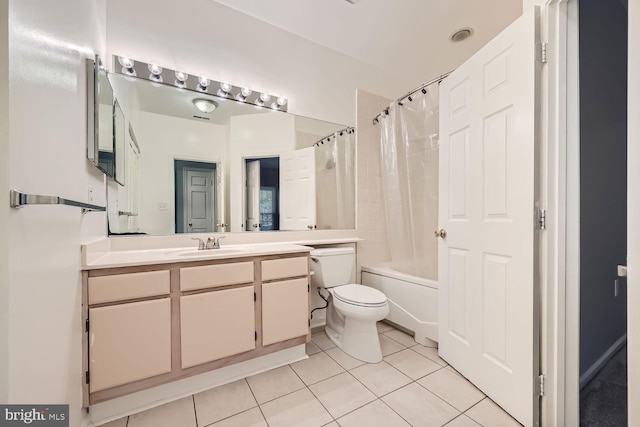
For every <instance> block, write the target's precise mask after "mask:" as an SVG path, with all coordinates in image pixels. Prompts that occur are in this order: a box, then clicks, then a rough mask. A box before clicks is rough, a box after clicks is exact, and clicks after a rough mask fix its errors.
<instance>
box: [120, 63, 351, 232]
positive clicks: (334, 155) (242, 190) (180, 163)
mask: <svg viewBox="0 0 640 427" xmlns="http://www.w3.org/2000/svg"><path fill="white" fill-rule="evenodd" d="M108 78H109V81H110V83H111V85H112V87H113V93H114V97H115V99H116V100H117V101H116V102H117V105H118V108H119V109H121V111H122V118H117V119H116V121H115V127H114V133H115V135H117V137H116V138H115V139H116V141H121V142H118V146H117V147H116V150H115V153H116V156H115V157H116V174H117V172H118V170H121V171H122V173H123V174H124V175H123V178H122V181H123V182H124V185H115V184H112V185H109V188H108V191H109V193H110V194H109V204H110V207H109V229H110V233H111V234H139V233H143V234H151V235H167V234H173V233H206V232H225V231H234V232H237V231H250V232H257V231H267V230H313V229H353V228H355V134H354V132H352V131H351V130H348V131H346V130H344V129H345V126H344V125H341V124H336V123H329V122H324V121H321V120H316V119H311V118H307V117H301V116H296V115H293V114H289V113H285V112H281V111H275V110H272V109H270V108H261V107H257V106H254V105H249V104H244V103H241V102H237V101H233V100H230V99H225V98H224V97H218V96H212V95H208V94H205V93H200V92H196V91H192V90H188V89H179V88H176V87H174V86H171V85H165V84H160V83H155V82H151V81H148V80H145V79H140V78H135V77H131V76H124V75H121V74H109V75H108ZM118 154H120V155H118Z"/></svg>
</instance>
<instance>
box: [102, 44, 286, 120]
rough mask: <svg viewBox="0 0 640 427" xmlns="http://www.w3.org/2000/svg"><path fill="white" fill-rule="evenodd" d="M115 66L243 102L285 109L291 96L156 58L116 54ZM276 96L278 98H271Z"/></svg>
mask: <svg viewBox="0 0 640 427" xmlns="http://www.w3.org/2000/svg"><path fill="white" fill-rule="evenodd" d="M113 70H115V72H116V73H118V74H123V75H125V76H137V78H139V79H143V80H148V81H150V82H153V83H156V84H162V85H166V86H173V87H175V88H178V89H188V90H193V91H196V92H200V93H206V94H209V95H211V96H217V97H219V98H226V99H229V100H233V101H235V102H240V103H243V104H250V105H255V106H258V107H263V108H268V109H270V110H276V111H284V112H286V111H287V109H288V106H289V100H288V99H286V98H284V97H281V96H277V95H274V94H271V93H267V92H260V91H257V90H251V89H249V88H248V87H241V86H234V85H232V84H230V83H227V82H219V81H216V80H210V79H209V78H208V77H207V76H204V75H202V76H198V75H193V74H187V73H186V72H184V71H181V70H172V69H170V68H164V67H162V66H160V65H159V64H157V63H155V62H149V63H147V62H142V61H138V60H134V59H131V58H129V57H125V56H118V55H113ZM270 99H275V100H276V101H275V102H268V101H269V100H270Z"/></svg>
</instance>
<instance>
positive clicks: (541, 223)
mask: <svg viewBox="0 0 640 427" xmlns="http://www.w3.org/2000/svg"><path fill="white" fill-rule="evenodd" d="M538 228H539V229H540V230H546V229H547V210H546V209H538Z"/></svg>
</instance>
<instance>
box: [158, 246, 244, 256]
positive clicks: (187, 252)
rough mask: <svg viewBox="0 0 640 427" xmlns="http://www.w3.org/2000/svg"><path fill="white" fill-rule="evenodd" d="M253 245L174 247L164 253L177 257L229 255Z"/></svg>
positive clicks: (238, 252)
mask: <svg viewBox="0 0 640 427" xmlns="http://www.w3.org/2000/svg"><path fill="white" fill-rule="evenodd" d="M253 249H254V247H253V246H244V245H237V246H235V247H232V248H229V247H227V248H221V249H184V248H183V249H174V250H171V251H167V252H165V255H169V256H179V257H183V256H184V257H211V256H216V255H231V254H240V253H242V252H246V251H250V250H253Z"/></svg>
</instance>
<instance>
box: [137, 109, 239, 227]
mask: <svg viewBox="0 0 640 427" xmlns="http://www.w3.org/2000/svg"><path fill="white" fill-rule="evenodd" d="M134 123H135V124H134V130H135V132H136V138H137V139H138V144H139V146H140V212H139V214H140V215H139V217H138V222H139V224H140V226H141V230H140V231H142V232H145V233H149V234H157V235H165V234H173V232H174V228H175V199H174V172H173V171H174V168H173V160H174V159H179V160H192V161H200V162H209V163H224V164H226V163H227V162H228V157H229V154H228V152H229V143H228V141H227V138H228V136H227V126H221V125H214V124H208V123H199V122H196V121H194V120H187V119H180V118H176V117H169V116H164V115H160V114H153V113H146V112H139V113H138V114H137V118H136V120H135V122H134ZM226 192H227V193H228V190H226ZM159 203H166V204H167V206H168V209H167V210H166V211H161V210H160V209H159V207H158V204H159Z"/></svg>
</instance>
